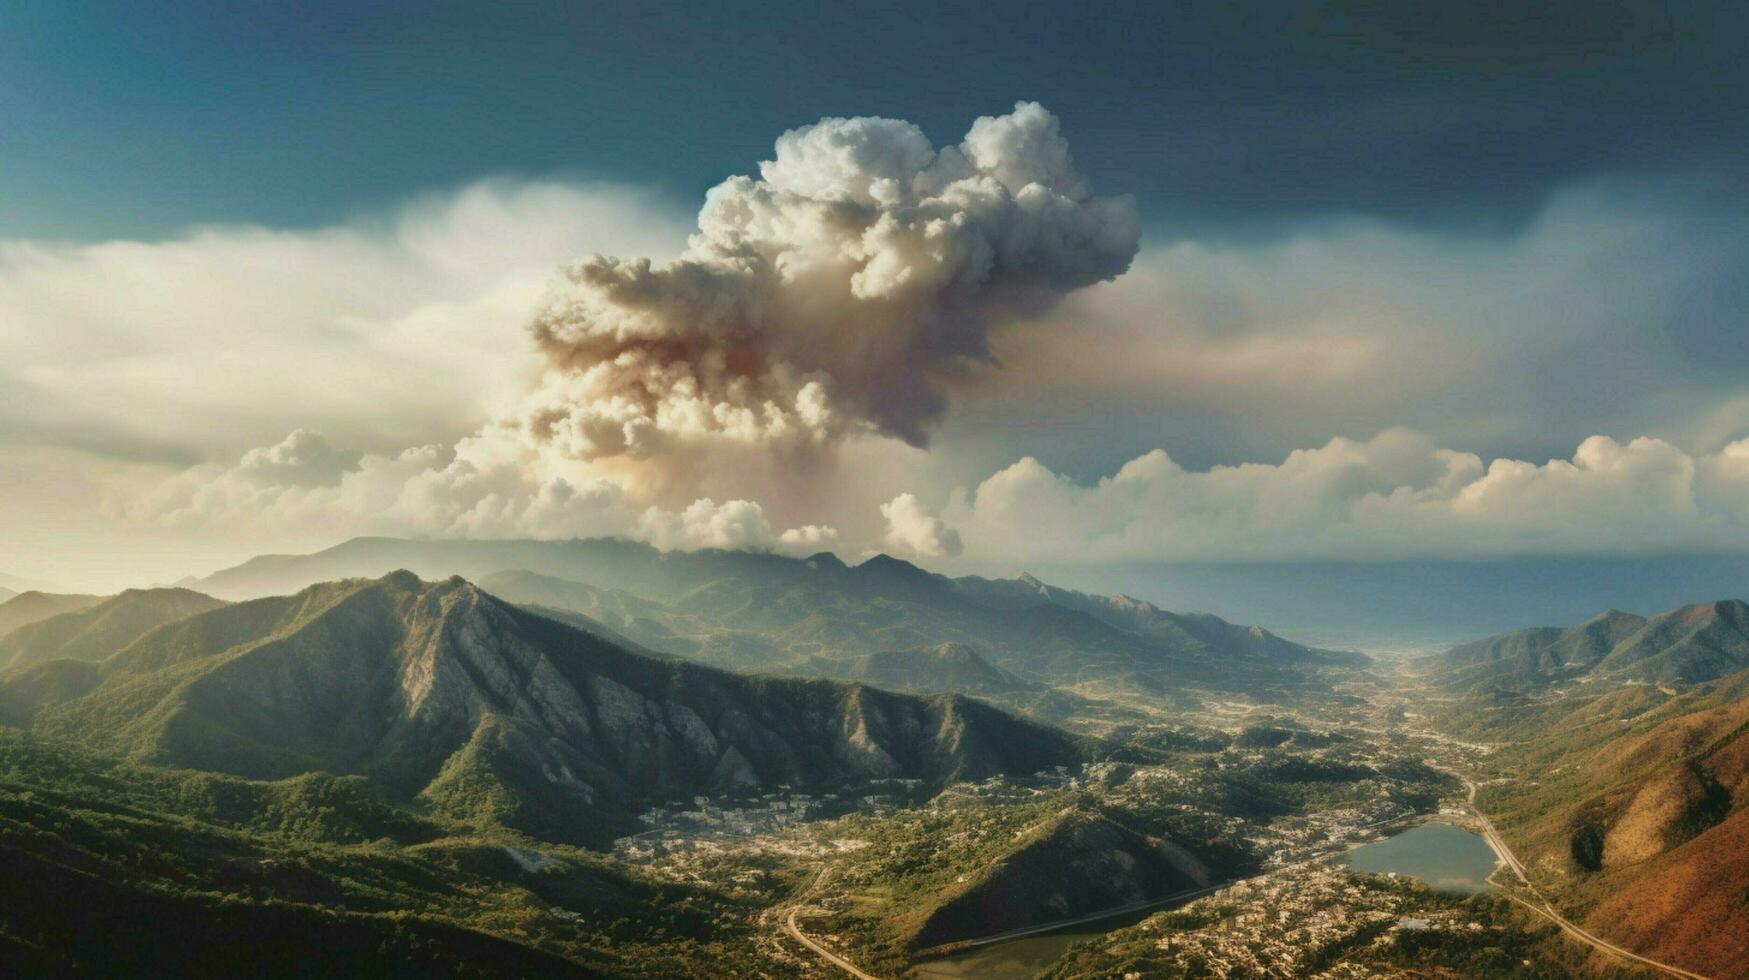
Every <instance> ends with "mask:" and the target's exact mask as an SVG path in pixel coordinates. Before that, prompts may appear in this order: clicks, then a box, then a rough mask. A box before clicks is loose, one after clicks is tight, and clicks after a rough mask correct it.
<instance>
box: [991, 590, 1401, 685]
mask: <svg viewBox="0 0 1749 980" xmlns="http://www.w3.org/2000/svg"><path fill="white" fill-rule="evenodd" d="M958 581H959V587H960V588H961V589H964V590H966V591H968V592H972V593H974V594H979V595H983V596H985V597H987V598H988V599H992V600H995V601H999V602H1000V601H1006V602H1008V603H1012V604H1014V605H1016V606H1024V605H1026V604H1027V600H1028V599H1033V600H1035V601H1036V600H1037V599H1042V600H1044V601H1046V602H1049V603H1052V604H1053V605H1058V606H1062V607H1063V608H1065V609H1074V610H1078V611H1081V612H1085V613H1088V614H1090V615H1092V616H1094V617H1095V618H1097V619H1099V620H1100V621H1102V622H1105V623H1108V624H1110V625H1112V626H1115V627H1117V628H1119V629H1124V630H1129V631H1131V632H1135V633H1141V634H1143V635H1148V636H1156V637H1160V638H1162V639H1165V640H1168V641H1170V642H1174V643H1181V644H1197V643H1200V644H1204V645H1206V646H1209V647H1211V648H1214V649H1219V650H1225V651H1231V652H1234V653H1239V654H1242V655H1244V656H1248V657H1259V658H1274V659H1280V660H1284V661H1295V660H1303V659H1307V658H1308V657H1316V658H1317V659H1319V660H1321V661H1322V662H1326V663H1331V664H1337V665H1342V666H1352V667H1364V666H1366V665H1367V663H1368V662H1369V661H1368V659H1367V658H1366V657H1365V656H1364V655H1362V654H1358V653H1339V652H1335V651H1326V650H1313V649H1311V648H1309V647H1306V646H1303V645H1301V644H1298V643H1294V642H1292V641H1290V640H1284V639H1282V638H1281V637H1279V636H1276V635H1275V634H1273V633H1271V632H1269V631H1268V630H1265V629H1263V628H1262V627H1261V626H1237V625H1234V624H1233V623H1229V622H1227V621H1226V620H1224V619H1221V618H1220V617H1219V616H1213V615H1210V614H1208V613H1189V614H1186V613H1174V612H1168V611H1166V610H1164V609H1161V608H1160V607H1159V606H1156V605H1154V604H1153V603H1151V602H1146V601H1144V600H1141V599H1136V598H1132V597H1130V596H1127V595H1123V594H1121V593H1120V594H1118V595H1115V596H1102V595H1088V594H1087V593H1085V592H1076V591H1074V590H1072V589H1063V588H1058V587H1056V586H1054V585H1047V584H1045V583H1044V582H1041V581H1039V580H1038V579H1036V578H1034V577H1033V576H1032V575H1030V574H1022V575H1021V576H1020V577H1019V578H1016V579H996V580H990V579H981V578H963V579H959V580H958Z"/></svg>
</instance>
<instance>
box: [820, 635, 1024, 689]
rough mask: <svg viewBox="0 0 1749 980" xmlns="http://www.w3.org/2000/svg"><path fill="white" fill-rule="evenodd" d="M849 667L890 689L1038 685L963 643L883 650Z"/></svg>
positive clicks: (866, 679) (878, 685) (996, 687)
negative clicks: (1002, 667) (1005, 668)
mask: <svg viewBox="0 0 1749 980" xmlns="http://www.w3.org/2000/svg"><path fill="white" fill-rule="evenodd" d="M851 671H852V676H854V677H855V678H856V679H857V680H861V681H866V682H867V683H870V684H873V685H875V686H876V687H884V688H888V689H890V690H894V691H914V692H919V693H931V694H936V693H944V692H949V691H957V692H960V693H962V694H1006V693H1008V692H1011V691H1026V690H1037V689H1038V688H1039V687H1040V685H1038V684H1029V683H1028V682H1026V681H1024V680H1022V679H1021V678H1019V677H1016V676H1014V675H1013V674H1010V673H1009V672H1007V671H1005V670H1003V669H1001V668H1000V667H997V666H995V665H993V664H991V663H990V662H989V661H988V660H985V659H984V658H983V657H981V656H979V655H978V652H977V651H976V650H974V649H972V648H971V647H969V646H966V645H965V644H963V643H939V644H936V645H935V646H931V647H917V648H915V649H911V650H883V651H881V652H880V653H871V654H869V655H868V656H866V657H859V658H857V659H856V660H855V661H854V662H853V663H852V665H851Z"/></svg>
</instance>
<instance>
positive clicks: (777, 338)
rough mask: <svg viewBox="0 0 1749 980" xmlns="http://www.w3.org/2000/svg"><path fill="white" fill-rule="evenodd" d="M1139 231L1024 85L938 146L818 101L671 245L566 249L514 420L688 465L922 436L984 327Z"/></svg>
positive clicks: (582, 444) (587, 455)
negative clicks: (641, 252)
mask: <svg viewBox="0 0 1749 980" xmlns="http://www.w3.org/2000/svg"><path fill="white" fill-rule="evenodd" d="M1139 234H1140V233H1139V224H1138V219H1137V216H1136V211H1135V207H1134V204H1133V202H1132V201H1131V200H1130V199H1128V198H1102V197H1094V196H1092V195H1091V194H1090V193H1089V191H1088V188H1087V185H1086V182H1085V181H1084V180H1083V179H1082V178H1081V177H1080V176H1079V175H1078V174H1077V173H1076V172H1075V169H1074V167H1073V165H1072V162H1071V160H1070V156H1069V149H1068V143H1067V142H1066V141H1065V139H1064V138H1063V136H1062V134H1061V132H1060V131H1059V127H1058V123H1057V120H1056V118H1055V117H1054V116H1052V115H1051V114H1050V113H1049V112H1047V111H1045V110H1044V109H1043V108H1042V107H1040V106H1039V105H1037V104H1035V103H1020V104H1018V105H1017V106H1016V107H1015V109H1014V111H1013V112H1012V113H1010V114H1008V115H1005V116H999V117H985V118H982V119H979V120H977V121H976V122H975V123H974V124H973V125H972V127H971V130H970V132H968V133H967V135H966V138H965V140H964V141H963V142H961V143H960V144H959V145H958V146H947V147H942V148H940V149H937V148H936V147H934V146H932V145H931V144H930V142H929V140H928V139H927V138H926V137H925V136H924V135H923V133H922V131H921V130H919V129H918V128H917V127H916V126H914V125H912V124H910V123H907V122H903V121H900V120H895V119H878V118H855V119H823V120H821V121H820V122H819V123H816V124H814V125H811V126H805V127H803V128H800V129H796V130H792V131H790V132H788V133H785V134H784V135H783V136H782V137H781V138H779V139H778V141H777V146H776V153H775V156H774V158H773V159H772V160H769V161H766V162H765V163H763V164H762V165H761V167H760V175H759V177H758V178H754V177H745V176H744V177H734V178H731V179H729V180H727V181H725V182H723V183H722V184H719V185H718V186H716V187H715V188H713V189H712V190H711V191H710V192H709V193H708V194H707V196H706V200H705V205H704V209H703V210H702V211H701V212H700V214H699V217H698V230H697V232H696V233H695V234H693V236H692V237H691V239H690V241H689V244H688V246H687V248H686V250H685V251H684V252H683V253H682V254H681V255H680V256H679V257H678V258H677V259H675V260H674V261H671V262H666V263H656V262H652V261H650V260H649V259H642V258H639V259H620V258H610V257H606V256H602V255H596V256H593V257H590V258H587V259H584V260H582V261H581V262H578V263H576V264H574V265H572V266H570V267H569V268H567V269H566V270H565V276H564V280H565V281H564V284H563V288H562V289H561V290H560V291H559V292H558V293H557V295H555V296H554V297H553V298H552V300H551V301H550V302H549V303H548V304H547V305H546V306H545V308H544V309H543V310H542V311H541V312H540V314H539V315H538V316H537V318H536V320H535V322H534V327H533V332H534V336H535V338H536V341H537V343H538V344H539V346H540V349H541V350H542V352H543V353H544V354H545V355H546V357H547V358H548V359H549V362H550V364H551V366H552V368H553V370H552V371H551V372H550V373H549V375H548V378H547V380H546V382H545V384H544V385H543V386H542V388H541V390H540V391H539V392H538V393H537V394H536V395H535V396H534V398H533V399H531V401H530V404H529V406H528V407H527V409H526V410H525V412H524V415H523V418H524V423H525V427H526V429H527V431H528V432H530V433H531V434H532V435H533V436H534V437H535V438H536V439H538V440H540V441H541V442H543V443H547V444H550V445H552V446H555V447H557V448H558V449H559V450H560V451H561V452H562V453H563V454H564V455H565V456H567V457H569V458H572V459H578V460H600V459H611V458H629V459H637V460H648V459H653V458H665V459H670V460H678V461H680V462H679V463H678V464H677V465H682V466H685V465H694V464H693V463H692V462H691V461H690V460H689V458H688V456H689V454H690V453H692V452H693V451H695V450H696V449H697V448H698V447H699V446H701V445H711V444H724V443H727V444H731V445H739V446H758V447H770V448H772V449H774V450H775V451H778V452H787V453H791V454H796V455H805V454H806V453H807V452H808V451H810V450H812V449H817V448H819V447H821V446H826V445H830V444H832V443H835V442H836V441H838V440H839V439H841V438H842V437H844V436H845V435H847V434H851V433H864V432H866V433H878V434H881V435H887V436H895V437H898V438H900V439H904V440H906V441H908V442H910V443H912V444H917V445H921V444H922V443H923V442H924V441H925V440H926V438H927V435H928V430H929V427H930V426H931V424H932V423H933V422H935V421H936V420H937V419H938V417H939V416H940V415H941V414H942V412H943V410H944V408H945V405H946V398H947V393H946V387H947V385H948V383H949V382H950V381H951V380H952V379H953V378H954V377H955V376H956V375H957V374H959V373H961V372H963V369H964V367H965V366H966V365H967V364H969V363H975V362H980V361H985V360H987V359H988V358H989V356H990V336H991V333H992V331H993V330H995V329H997V328H998V327H999V326H1001V325H1002V324H1003V323H1004V322H1006V321H1007V320H1009V319H1011V318H1013V317H1014V316H1016V315H1018V314H1019V313H1021V312H1023V311H1036V310H1039V309H1042V308H1043V307H1046V306H1049V305H1050V304H1051V303H1053V302H1054V301H1055V300H1056V299H1057V298H1058V297H1060V296H1061V295H1063V294H1064V293H1067V292H1069V291H1071V290H1074V289H1078V288H1080V287H1083V286H1087V285H1091V284H1093V283H1096V282H1099V281H1100V280H1104V279H1110V278H1112V277H1114V276H1117V275H1119V274H1120V273H1122V272H1123V271H1124V270H1125V269H1126V268H1128V266H1129V263H1130V260H1131V259H1132V258H1133V257H1134V255H1135V253H1136V250H1137V247H1138V241H1139Z"/></svg>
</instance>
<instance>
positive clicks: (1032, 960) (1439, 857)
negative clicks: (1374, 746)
mask: <svg viewBox="0 0 1749 980" xmlns="http://www.w3.org/2000/svg"><path fill="white" fill-rule="evenodd" d="M1343 860H1344V861H1346V862H1347V863H1348V865H1349V866H1350V867H1352V868H1353V869H1354V870H1356V871H1365V872H1369V873H1372V874H1390V873H1396V874H1399V875H1405V876H1408V877H1411V878H1415V879H1417V880H1420V881H1423V882H1426V883H1427V884H1428V885H1429V886H1431V887H1434V888H1438V889H1441V890H1443V891H1452V892H1462V893H1464V894H1474V893H1476V892H1479V891H1484V890H1486V889H1487V888H1488V881H1487V879H1488V875H1490V874H1492V873H1493V871H1494V864H1495V862H1494V850H1493V849H1492V848H1490V847H1489V846H1488V842H1487V841H1485V840H1483V839H1482V838H1480V837H1477V836H1476V835H1475V834H1472V833H1470V832H1469V831H1467V830H1465V829H1463V828H1462V827H1458V826H1454V825H1452V824H1449V823H1424V824H1421V825H1420V826H1418V827H1411V828H1410V829H1408V830H1405V831H1403V832H1402V833H1400V834H1398V835H1396V836H1395V837H1391V838H1388V839H1386V840H1382V841H1379V842H1378V843H1376V844H1368V845H1366V846H1365V847H1357V848H1355V849H1354V850H1352V851H1350V852H1348V854H1347V855H1345V856H1344V857H1343ZM1158 911H1160V909H1158V908H1153V909H1148V910H1146V911H1143V912H1131V913H1128V914H1126V915H1121V916H1113V917H1111V918H1109V919H1100V920H1098V921H1096V922H1087V923H1082V924H1080V925H1076V926H1071V927H1068V928H1067V929H1065V930H1064V931H1062V932H1051V933H1045V934H1043V935H1039V936H1028V937H1026V938H1024V939H1011V940H1009V941H1008V942H1003V943H997V944H995V945H992V946H984V947H981V948H979V949H974V950H969V951H967V952H964V953H960V954H958V955H956V956H948V957H944V958H942V959H938V960H929V961H927V962H924V963H919V964H917V965H916V966H915V967H913V968H912V972H911V973H910V974H909V976H911V977H913V978H917V980H963V978H968V977H978V978H980V980H1031V978H1033V977H1036V976H1038V974H1039V971H1041V970H1043V969H1044V968H1045V967H1047V966H1049V965H1050V964H1052V963H1055V962H1056V961H1057V960H1058V959H1059V958H1061V957H1062V955H1063V953H1064V952H1066V951H1067V950H1068V949H1069V947H1070V946H1071V945H1073V944H1075V943H1078V942H1080V941H1082V940H1084V939H1091V938H1093V937H1095V936H1102V935H1104V934H1106V933H1108V932H1110V931H1112V930H1113V929H1121V928H1123V927H1124V926H1128V925H1134V924H1135V923H1137V922H1140V921H1142V920H1143V919H1146V918H1147V917H1148V916H1150V915H1153V914H1154V913H1155V912H1158Z"/></svg>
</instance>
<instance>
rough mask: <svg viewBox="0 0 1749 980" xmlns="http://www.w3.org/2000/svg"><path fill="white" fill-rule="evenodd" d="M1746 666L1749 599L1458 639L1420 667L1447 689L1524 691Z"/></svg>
mask: <svg viewBox="0 0 1749 980" xmlns="http://www.w3.org/2000/svg"><path fill="white" fill-rule="evenodd" d="M1745 668H1749V605H1746V604H1744V603H1743V602H1740V601H1737V600H1727V601H1722V602H1707V603H1697V604H1694V605H1688V606H1683V607H1682V608H1680V609H1674V610H1671V611H1670V612H1666V613H1662V614H1660V615H1657V616H1653V617H1651V618H1650V619H1647V618H1645V617H1641V616H1636V615H1633V614H1631V613H1623V612H1616V611H1615V610H1610V611H1608V612H1605V613H1602V614H1600V615H1598V616H1595V617H1593V618H1591V619H1589V620H1587V621H1585V622H1584V623H1581V624H1580V625H1578V626H1574V627H1571V628H1569V629H1561V628H1558V627H1540V628H1536V629H1528V630H1520V631H1518V632H1516V633H1507V634H1504V635H1502V636H1496V637H1491V638H1489V639H1485V640H1478V641H1476V642H1474V643H1466V644H1464V645H1462V646H1458V647H1454V648H1452V649H1451V650H1448V651H1446V652H1445V653H1444V654H1442V655H1440V656H1439V657H1438V658H1436V659H1435V660H1433V661H1432V662H1431V663H1430V664H1429V665H1427V668H1426V669H1427V673H1428V676H1429V677H1430V679H1431V680H1433V681H1434V682H1435V683H1437V684H1439V685H1441V686H1444V687H1447V688H1454V689H1494V690H1531V689H1535V688H1539V687H1542V686H1546V685H1549V684H1554V683H1561V682H1572V681H1585V682H1591V681H1604V680H1608V681H1617V682H1622V681H1631V682H1642V683H1649V684H1695V683H1700V682H1704V681H1709V680H1714V679H1716V678H1719V677H1723V676H1725V675H1727V674H1731V673H1734V672H1736V671H1739V670H1743V669H1745Z"/></svg>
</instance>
